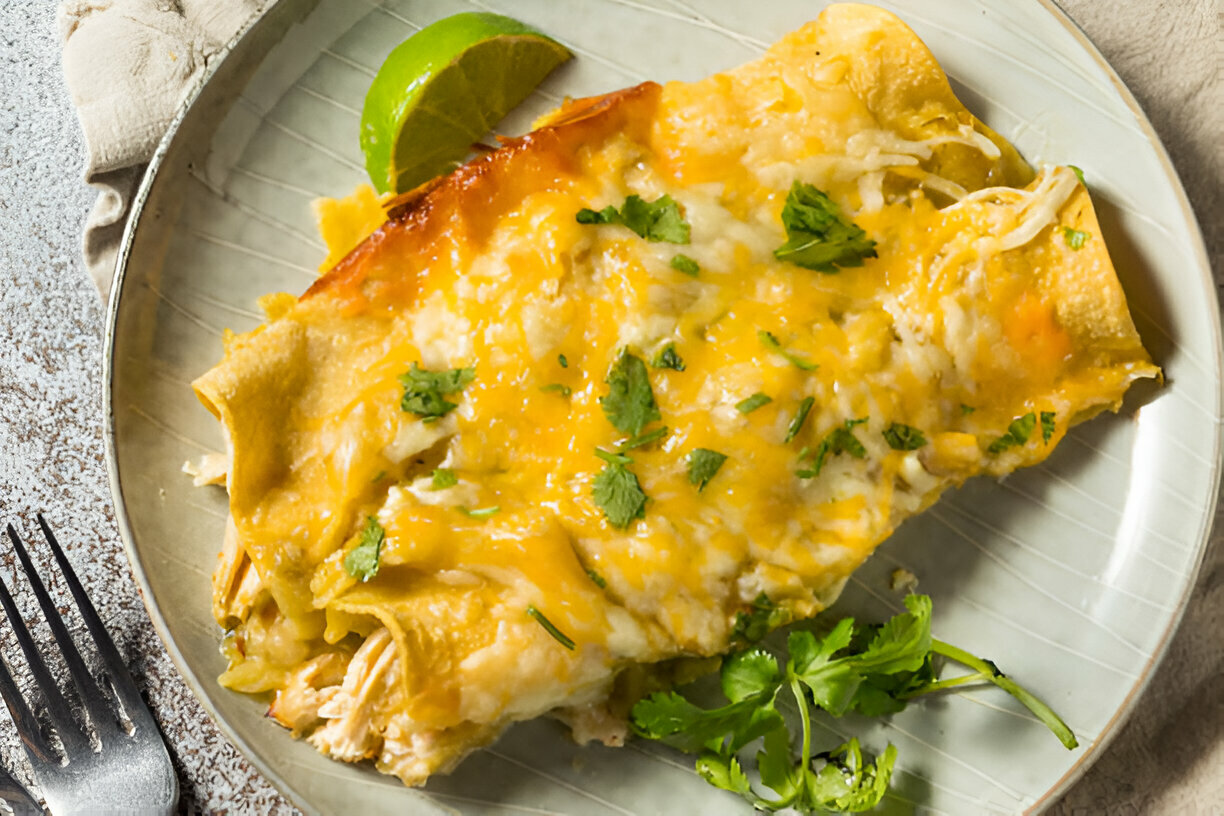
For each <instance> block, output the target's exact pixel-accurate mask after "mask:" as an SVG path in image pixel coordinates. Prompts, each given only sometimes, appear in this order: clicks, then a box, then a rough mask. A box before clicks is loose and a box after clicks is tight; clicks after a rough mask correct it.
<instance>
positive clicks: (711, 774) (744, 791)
mask: <svg viewBox="0 0 1224 816" xmlns="http://www.w3.org/2000/svg"><path fill="white" fill-rule="evenodd" d="M697 775H698V776H700V777H701V778H702V779H704V780H705V781H707V782H709V783H710V784H711V785H713V786H714V787H716V788H722V789H723V790H726V791H731V792H732V793H738V794H739V795H740V796H750V795H751V793H752V784H751V783H750V782H749V781H748V777H747V775H746V774H745V773H744V769H743V768H741V767H740V762H739V759H738V758H736V757H735V755H731V756H726V755H725V754H721V753H717V752H715V751H706V752H705V753H703V754H702V755H701V756H700V757H698V758H697Z"/></svg>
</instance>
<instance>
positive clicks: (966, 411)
mask: <svg viewBox="0 0 1224 816" xmlns="http://www.w3.org/2000/svg"><path fill="white" fill-rule="evenodd" d="M976 410H977V409H976V408H974V407H973V406H972V405H966V404H965V403H963V402H962V403H961V416H969V415H970V414H972V413H973V412H974V411H976Z"/></svg>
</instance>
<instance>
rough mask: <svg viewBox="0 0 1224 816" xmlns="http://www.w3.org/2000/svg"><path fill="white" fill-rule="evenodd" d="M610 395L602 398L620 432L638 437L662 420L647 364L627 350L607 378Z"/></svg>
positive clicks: (601, 402)
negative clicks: (646, 428)
mask: <svg viewBox="0 0 1224 816" xmlns="http://www.w3.org/2000/svg"><path fill="white" fill-rule="evenodd" d="M604 382H605V383H606V384H607V386H608V395H607V396H606V397H601V398H600V400H599V403H600V405H602V406H603V412H604V415H605V416H606V417H607V418H608V421H609V422H611V423H612V425H613V426H614V427H615V428H616V429H617V430H618V431H623V432H624V433H627V434H633V435H635V436H636V435H637V434H640V433H641V432H642V428H644V427H646V425H648V424H649V423H651V422H654V421H655V420H656V419H661V418H662V416H661V415H660V414H659V407H658V406H657V405H656V404H655V398H654V392H653V391H651V390H650V376H649V375H648V374H647V373H646V364H645V363H643V362H642V361H641V360H640V359H639V358H637V357H634V356H633V355H632V354H630V353H629V352H628V351H627V350H626V351H622V352H621V353H620V356H619V357H617V358H616V362H615V363H613V364H612V367H611V368H610V369H608V376H607V377H605V378H604Z"/></svg>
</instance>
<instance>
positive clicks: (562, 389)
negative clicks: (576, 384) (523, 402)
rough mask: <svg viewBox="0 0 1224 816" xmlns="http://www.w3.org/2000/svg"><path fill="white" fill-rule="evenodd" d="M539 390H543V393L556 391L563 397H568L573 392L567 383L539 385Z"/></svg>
mask: <svg viewBox="0 0 1224 816" xmlns="http://www.w3.org/2000/svg"><path fill="white" fill-rule="evenodd" d="M540 390H541V391H543V392H544V393H545V394H551V393H557V394H560V395H561V396H563V397H568V396H569V395H570V394H572V393H574V391H573V389H572V388H570V387H569V386H568V385H562V384H561V383H549V384H548V385H541V386H540Z"/></svg>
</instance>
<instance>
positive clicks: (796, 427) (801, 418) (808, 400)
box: [785, 397, 816, 442]
mask: <svg viewBox="0 0 1224 816" xmlns="http://www.w3.org/2000/svg"><path fill="white" fill-rule="evenodd" d="M815 402H816V400H815V398H813V397H804V398H803V401H802V402H800V403H799V410H798V411H796V412H795V418H794V419H792V420H791V422H790V425H788V426H787V427H786V440H785V441H787V442H789V441H791V440H792V439H794V438H795V437H796V436H798V434H799V431H800V430H802V428H803V423H805V422H807V418H808V414H809V413H811V411H812V405H814V404H815Z"/></svg>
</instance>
